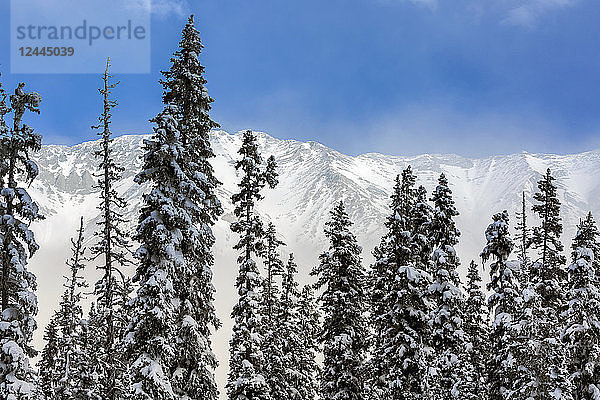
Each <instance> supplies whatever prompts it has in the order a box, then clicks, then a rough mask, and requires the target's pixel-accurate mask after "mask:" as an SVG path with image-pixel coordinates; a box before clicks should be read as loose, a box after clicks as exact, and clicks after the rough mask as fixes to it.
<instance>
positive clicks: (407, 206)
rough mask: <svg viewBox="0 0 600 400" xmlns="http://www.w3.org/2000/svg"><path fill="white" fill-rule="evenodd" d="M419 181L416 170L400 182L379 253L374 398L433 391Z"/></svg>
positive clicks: (374, 314)
mask: <svg viewBox="0 0 600 400" xmlns="http://www.w3.org/2000/svg"><path fill="white" fill-rule="evenodd" d="M415 180H416V177H415V176H414V174H413V173H412V170H411V168H410V166H409V167H408V168H406V169H405V170H404V171H403V172H402V178H400V176H398V177H397V178H396V185H395V187H394V194H393V195H392V204H391V215H390V216H389V217H388V219H387V222H386V227H387V228H388V233H387V234H386V235H385V236H384V238H383V239H382V244H381V246H380V247H379V248H378V249H377V250H376V251H375V254H377V253H379V257H378V259H377V260H376V262H375V265H374V268H373V272H372V275H374V278H375V279H372V281H374V282H373V284H374V287H375V288H377V290H374V296H373V297H372V299H371V301H372V304H373V305H374V308H373V311H372V325H373V327H374V329H375V335H374V340H373V344H374V346H373V357H372V361H371V364H372V367H371V374H372V382H371V383H370V385H371V387H372V389H371V390H372V391H373V392H374V393H372V394H371V396H372V397H373V398H382V399H387V398H397V397H398V396H404V397H403V398H405V399H417V398H421V397H422V396H424V395H426V393H427V389H426V387H427V386H426V383H427V380H426V379H423V377H424V376H425V375H426V373H427V368H426V364H427V360H426V351H425V344H424V338H425V337H426V336H425V334H424V332H425V330H427V328H428V327H427V320H428V311H429V307H428V305H427V303H426V301H427V299H426V298H425V297H424V296H423V295H422V294H423V292H424V291H425V290H426V289H427V287H428V286H429V283H430V279H431V278H430V276H429V275H428V273H427V272H426V271H424V270H423V269H422V265H421V263H420V257H419V256H415V255H414V254H413V250H415V249H416V250H419V249H418V248H417V247H415V245H414V243H413V239H416V237H413V234H414V233H415V232H416V229H415V227H414V226H413V225H415V224H416V223H418V221H414V220H413V218H412V213H413V212H414V213H415V215H418V213H417V212H416V210H415V207H416V206H417V200H418V199H417V192H416V191H415V189H414V184H415ZM419 206H420V207H421V205H419ZM373 378H374V379H373Z"/></svg>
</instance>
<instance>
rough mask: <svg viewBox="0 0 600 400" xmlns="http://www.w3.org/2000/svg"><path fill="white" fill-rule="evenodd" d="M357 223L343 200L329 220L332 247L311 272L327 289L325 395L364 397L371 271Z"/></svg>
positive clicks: (323, 298)
mask: <svg viewBox="0 0 600 400" xmlns="http://www.w3.org/2000/svg"><path fill="white" fill-rule="evenodd" d="M351 225H352V223H351V222H350V219H349V218H348V214H346V211H345V210H344V204H343V203H342V202H340V203H339V204H338V205H337V206H335V208H334V209H333V211H332V212H331V220H330V221H328V222H327V223H326V228H325V235H326V236H327V238H328V239H329V240H330V246H329V251H327V252H325V253H323V254H321V256H320V260H321V263H320V265H319V266H317V267H316V268H315V269H313V271H312V275H315V276H317V277H318V280H317V283H316V284H315V287H316V288H317V289H320V288H322V289H323V292H322V294H321V295H320V296H319V301H320V303H321V307H322V310H323V314H324V317H325V320H324V322H323V326H322V329H321V332H320V333H321V334H320V340H321V343H322V344H323V356H324V361H323V376H322V379H321V388H320V392H321V397H322V398H323V399H336V400H362V399H365V398H366V396H365V387H364V384H365V382H364V380H363V374H364V372H365V369H366V368H365V359H366V350H367V327H366V321H365V317H364V314H365V309H366V306H365V302H366V297H365V290H364V285H365V280H366V273H365V271H364V268H363V267H362V265H361V259H360V252H361V248H360V247H359V246H358V244H357V243H356V238H355V236H354V235H353V234H352V232H351V231H350V226H351Z"/></svg>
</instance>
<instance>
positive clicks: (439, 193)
mask: <svg viewBox="0 0 600 400" xmlns="http://www.w3.org/2000/svg"><path fill="white" fill-rule="evenodd" d="M431 201H433V206H434V215H433V221H432V227H431V232H432V233H433V237H434V242H435V244H436V245H437V246H440V245H447V246H454V245H456V244H457V243H458V237H459V236H460V232H459V231H458V229H457V228H456V223H455V222H454V217H455V216H457V215H458V211H457V210H456V207H455V206H454V199H453V198H452V190H450V188H449V187H448V180H447V179H446V176H445V175H444V174H441V175H440V177H439V179H438V185H437V187H436V188H435V190H434V192H433V194H432V197H431Z"/></svg>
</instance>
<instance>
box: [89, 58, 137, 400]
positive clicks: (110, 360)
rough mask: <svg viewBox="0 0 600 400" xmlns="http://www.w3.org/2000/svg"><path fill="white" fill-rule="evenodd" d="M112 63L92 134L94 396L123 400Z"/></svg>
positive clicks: (124, 244)
mask: <svg viewBox="0 0 600 400" xmlns="http://www.w3.org/2000/svg"><path fill="white" fill-rule="evenodd" d="M109 70H110V59H107V60H106V68H105V70H104V74H103V75H102V82H103V87H102V88H100V89H98V91H99V92H100V94H101V96H102V114H101V115H100V117H99V118H98V120H99V124H98V125H95V126H93V127H92V128H93V129H99V131H98V135H99V136H100V138H101V140H100V149H98V150H96V151H95V152H94V155H95V156H96V158H98V159H99V160H100V163H99V165H98V168H99V173H98V174H97V177H98V183H97V184H96V185H95V188H96V189H99V192H100V204H99V206H98V209H99V210H100V221H98V222H97V224H98V226H99V229H98V230H97V231H96V232H94V236H95V237H96V243H95V244H94V245H93V246H92V247H91V248H90V250H91V253H92V257H93V259H98V258H100V259H101V262H100V265H99V266H98V269H99V270H101V271H102V274H103V275H102V277H101V278H100V280H99V281H98V282H96V285H95V288H94V293H95V295H96V297H97V303H96V306H97V310H96V311H97V313H98V319H97V321H96V322H95V323H97V325H98V327H99V329H101V330H102V333H103V336H102V337H101V338H97V339H98V343H97V346H98V352H99V357H98V360H99V365H97V373H98V375H99V380H98V382H99V386H98V387H97V392H98V394H99V395H101V396H102V397H103V398H105V399H106V400H116V399H121V398H123V396H126V393H128V388H126V387H124V385H123V379H122V377H123V376H124V374H125V370H126V364H125V360H124V357H123V355H122V352H121V351H119V346H120V343H119V341H118V339H119V336H120V335H122V332H119V331H118V329H117V327H118V324H117V323H115V320H116V319H117V318H118V316H119V312H120V310H119V309H118V308H117V306H116V304H115V298H116V296H117V294H118V293H119V292H120V290H121V289H122V288H120V282H121V281H122V277H123V272H122V270H121V269H122V267H123V266H124V265H126V264H127V263H128V262H129V260H128V256H129V252H130V250H129V240H128V237H127V234H126V233H125V230H124V224H125V223H126V222H127V221H126V220H125V219H124V217H123V210H124V208H125V207H126V206H127V204H126V202H125V199H124V198H123V197H122V196H121V195H119V193H118V192H117V190H116V185H117V182H118V181H119V179H120V178H121V173H122V172H123V167H121V166H119V165H117V164H116V162H115V160H114V158H113V149H112V146H111V143H112V141H113V139H112V132H111V130H110V124H111V118H112V111H111V110H112V109H113V108H114V107H115V106H116V105H117V102H116V101H115V100H112V99H111V94H112V89H114V88H115V87H116V86H117V85H118V83H119V82H115V83H113V82H111V79H112V75H111V74H110V73H109Z"/></svg>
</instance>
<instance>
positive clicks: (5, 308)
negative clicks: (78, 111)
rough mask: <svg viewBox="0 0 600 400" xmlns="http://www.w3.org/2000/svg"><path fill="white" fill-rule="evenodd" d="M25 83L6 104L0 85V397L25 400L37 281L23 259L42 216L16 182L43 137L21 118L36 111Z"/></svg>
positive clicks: (29, 391)
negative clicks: (34, 224)
mask: <svg viewBox="0 0 600 400" xmlns="http://www.w3.org/2000/svg"><path fill="white" fill-rule="evenodd" d="M24 86H25V84H24V83H19V85H18V86H17V88H16V89H15V93H14V94H12V95H10V97H9V102H10V106H9V105H8V104H7V103H6V99H7V94H6V92H5V91H4V89H3V88H2V86H1V84H0V305H1V306H2V318H1V321H0V398H3V399H7V400H30V399H32V398H33V396H34V394H35V385H34V375H35V374H34V371H33V369H32V368H31V366H30V364H29V358H30V357H34V356H35V355H36V354H37V352H36V350H35V349H34V348H33V347H32V346H31V339H32V336H33V332H34V330H35V329H36V322H35V316H36V314H37V312H38V305H37V298H36V295H35V293H34V292H35V290H36V286H37V284H36V277H35V275H34V274H33V273H31V272H30V271H28V270H27V261H28V259H29V257H31V256H32V255H33V254H34V253H35V252H36V251H37V250H38V248H39V246H38V244H37V243H36V242H35V238H34V235H33V232H32V231H31V230H30V229H29V226H30V224H31V223H32V222H35V221H38V220H40V219H42V218H43V217H42V216H41V215H40V214H39V210H38V206H37V204H36V203H35V202H34V201H33V200H32V199H31V197H30V196H29V193H27V189H26V188H25V187H23V186H22V185H20V183H28V184H31V182H32V181H33V180H34V179H35V178H36V176H37V174H38V168H37V165H36V164H35V162H34V161H32V160H31V158H30V153H32V152H36V151H38V150H40V147H41V141H42V138H41V136H40V135H39V134H37V133H35V132H34V130H33V128H32V127H30V126H29V125H27V124H26V123H24V122H23V117H24V115H25V112H26V111H30V112H33V113H39V108H38V107H39V105H40V102H41V100H42V98H41V96H40V95H39V94H38V93H35V92H29V93H26V92H25V91H24V90H23V88H24ZM11 112H12V125H11V126H9V124H8V121H6V117H7V116H8V115H9V114H10V113H11Z"/></svg>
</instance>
